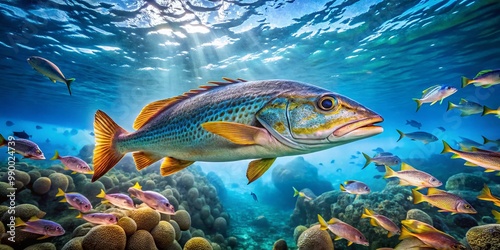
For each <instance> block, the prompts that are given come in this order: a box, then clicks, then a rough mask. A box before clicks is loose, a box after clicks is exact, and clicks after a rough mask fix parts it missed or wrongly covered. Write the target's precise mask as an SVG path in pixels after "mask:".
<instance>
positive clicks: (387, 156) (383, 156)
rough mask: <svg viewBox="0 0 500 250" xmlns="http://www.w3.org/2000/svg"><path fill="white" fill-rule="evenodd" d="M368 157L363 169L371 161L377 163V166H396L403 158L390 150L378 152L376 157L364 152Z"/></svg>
mask: <svg viewBox="0 0 500 250" xmlns="http://www.w3.org/2000/svg"><path fill="white" fill-rule="evenodd" d="M363 156H364V157H365V159H366V162H365V165H364V166H363V168H362V169H365V168H366V167H367V166H368V165H370V163H372V162H373V163H375V166H395V165H399V164H400V163H401V159H400V158H399V157H398V156H397V155H393V154H392V153H389V152H381V153H378V154H376V155H375V156H374V157H370V156H369V155H367V154H365V153H363Z"/></svg>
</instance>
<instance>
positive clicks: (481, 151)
mask: <svg viewBox="0 0 500 250" xmlns="http://www.w3.org/2000/svg"><path fill="white" fill-rule="evenodd" d="M471 149H472V152H479V153H488V154H499V152H495V151H490V150H486V149H481V148H477V147H471Z"/></svg>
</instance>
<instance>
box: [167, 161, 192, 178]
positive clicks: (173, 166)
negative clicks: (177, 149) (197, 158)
mask: <svg viewBox="0 0 500 250" xmlns="http://www.w3.org/2000/svg"><path fill="white" fill-rule="evenodd" d="M193 163H194V161H185V160H179V159H175V158H172V157H165V160H163V162H162V164H161V166H160V174H161V175H162V176H168V175H171V174H174V173H177V172H179V171H181V170H183V169H185V168H187V167H188V166H189V165H191V164H193Z"/></svg>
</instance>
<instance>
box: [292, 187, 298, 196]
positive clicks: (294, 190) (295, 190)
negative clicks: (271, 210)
mask: <svg viewBox="0 0 500 250" xmlns="http://www.w3.org/2000/svg"><path fill="white" fill-rule="evenodd" d="M292 188H293V197H295V196H297V195H299V190H297V189H296V188H295V187H292Z"/></svg>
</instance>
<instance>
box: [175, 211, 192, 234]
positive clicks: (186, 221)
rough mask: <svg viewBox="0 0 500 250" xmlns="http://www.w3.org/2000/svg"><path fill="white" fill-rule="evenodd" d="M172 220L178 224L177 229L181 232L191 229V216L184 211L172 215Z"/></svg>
mask: <svg viewBox="0 0 500 250" xmlns="http://www.w3.org/2000/svg"><path fill="white" fill-rule="evenodd" d="M172 220H175V221H176V222H177V224H179V228H180V229H181V230H182V231H186V230H189V228H190V227H191V216H190V215H189V213H188V212H187V211H186V210H178V211H176V212H175V214H174V215H172Z"/></svg>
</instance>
